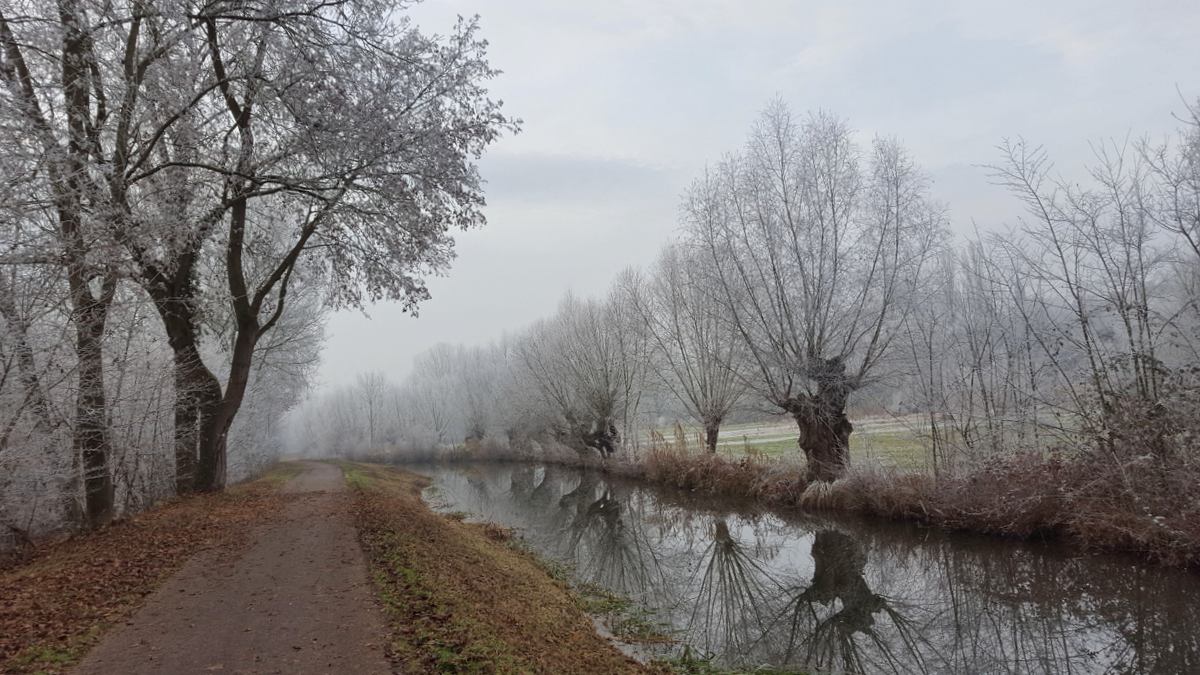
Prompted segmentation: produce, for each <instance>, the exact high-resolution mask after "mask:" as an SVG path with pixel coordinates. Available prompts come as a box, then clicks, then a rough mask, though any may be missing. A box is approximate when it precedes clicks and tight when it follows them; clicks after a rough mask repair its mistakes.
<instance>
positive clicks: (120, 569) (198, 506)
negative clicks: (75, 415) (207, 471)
mask: <svg viewBox="0 0 1200 675" xmlns="http://www.w3.org/2000/svg"><path fill="white" fill-rule="evenodd" d="M290 472H292V469H291V468H289V467H287V465H282V466H281V467H278V468H276V469H275V470H273V471H271V472H269V473H268V474H267V475H266V476H264V477H263V478H260V479H259V480H256V481H254V482H251V483H245V484H242V485H239V486H235V487H233V488H231V489H229V490H227V491H225V492H222V493H216V494H203V495H195V496H191V497H187V498H183V499H175V500H171V501H169V502H166V503H165V504H162V505H160V506H158V507H156V508H153V509H151V510H149V511H146V512H144V513H140V514H137V515H135V516H132V517H130V518H126V519H123V520H121V521H119V522H116V523H114V524H112V525H110V526H108V527H105V528H103V529H100V530H97V531H93V532H88V533H86V534H82V535H80V536H77V537H74V538H71V539H68V540H66V541H62V542H58V543H55V544H53V545H48V546H45V547H43V548H41V549H38V550H35V551H34V552H33V553H32V554H31V556H30V557H29V558H27V559H25V560H23V561H21V562H20V563H17V564H13V565H10V566H9V567H7V568H5V569H3V570H2V571H0V598H3V603H0V669H2V670H3V672H8V673H25V672H60V671H61V670H63V669H65V668H67V667H68V666H70V665H71V664H72V663H74V662H75V661H77V660H78V659H79V657H80V656H82V655H83V653H84V652H85V651H86V650H87V649H88V648H89V647H91V646H92V645H93V644H95V643H96V642H97V640H98V639H99V637H100V636H101V635H102V634H103V633H104V631H106V630H107V629H108V628H109V627H111V626H113V625H114V624H117V623H119V622H121V621H124V620H125V619H126V618H127V617H129V616H131V615H132V614H133V612H134V611H135V610H136V609H137V608H138V607H139V606H140V605H141V603H142V600H143V599H144V598H145V597H146V596H147V595H149V594H150V593H152V592H153V591H154V590H155V589H156V588H158V586H159V585H160V584H161V583H162V582H163V581H165V580H166V579H167V578H168V577H170V576H171V574H172V573H174V572H175V571H176V570H177V569H179V567H181V566H182V565H183V564H184V562H186V561H187V560H188V559H189V558H191V557H192V556H193V555H194V554H196V553H198V552H199V551H201V550H204V549H209V548H214V547H219V548H224V549H227V550H230V551H233V550H237V549H238V548H240V547H241V546H242V545H243V544H245V543H246V541H247V537H246V535H247V534H248V533H249V531H250V528H251V526H253V525H255V524H257V523H259V522H262V521H264V520H265V519H267V518H270V517H271V516H272V515H273V514H275V513H278V512H279V510H280V508H281V506H282V504H283V503H284V498H283V497H281V496H280V495H279V494H278V492H277V487H278V485H279V483H280V482H282V481H283V480H285V479H286V477H287V476H288V475H290Z"/></svg>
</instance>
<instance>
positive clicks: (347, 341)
mask: <svg viewBox="0 0 1200 675" xmlns="http://www.w3.org/2000/svg"><path fill="white" fill-rule="evenodd" d="M411 14H412V16H413V18H414V20H415V21H416V22H417V23H418V24H419V25H420V26H421V27H422V28H423V29H424V30H426V31H429V32H445V31H446V30H447V29H448V28H449V27H450V26H452V25H453V23H454V20H455V17H456V16H457V15H464V16H469V15H472V14H479V15H481V24H482V33H483V36H484V37H485V38H487V39H488V40H489V41H490V43H491V46H490V54H491V61H492V63H493V65H494V66H495V67H498V68H500V69H502V70H503V71H505V72H504V74H503V75H502V76H501V77H500V78H498V79H497V80H496V81H494V82H493V84H492V92H493V94H494V95H495V96H496V97H498V98H501V99H503V100H504V101H505V105H506V109H507V111H508V112H509V113H510V114H513V115H516V116H518V117H521V118H523V119H524V122H525V124H524V131H523V132H522V133H521V134H520V135H518V136H516V137H511V138H505V139H503V140H502V141H500V142H499V143H498V144H497V145H495V146H494V147H493V148H492V150H491V152H490V153H489V154H488V156H487V157H486V158H485V160H484V161H483V164H482V171H483V175H484V177H485V178H486V179H487V180H488V187H487V197H488V204H489V206H488V208H487V216H488V219H489V224H488V225H487V227H486V228H484V229H482V230H476V231H472V232H468V233H465V234H460V235H459V237H458V242H459V243H458V259H457V260H456V262H455V265H454V268H453V270H452V271H451V273H450V275H449V276H448V277H445V278H437V279H433V280H431V282H430V289H431V291H432V293H433V299H432V300H430V301H429V302H427V303H425V304H424V305H423V306H422V308H421V311H420V316H419V317H418V318H413V317H410V316H407V315H404V314H402V313H401V311H400V309H399V307H398V306H396V305H390V304H381V305H376V306H375V307H373V308H371V309H370V310H369V315H370V316H369V318H368V317H366V316H363V315H362V314H361V313H357V312H343V313H338V314H336V315H334V316H333V317H332V320H331V321H330V324H329V328H328V332H329V340H328V343H327V346H326V349H325V353H324V355H323V362H322V366H321V370H320V386H331V385H337V384H342V383H346V382H349V381H352V380H353V378H354V377H355V375H356V374H357V373H360V372H366V371H372V370H377V371H380V372H383V373H385V374H386V375H388V376H389V377H390V378H392V379H396V380H398V379H400V378H401V377H403V376H404V374H405V373H407V372H408V369H409V366H410V363H411V360H412V357H413V356H414V355H415V354H417V353H419V352H421V351H423V350H425V349H427V348H429V347H431V346H433V345H434V344H436V343H438V342H458V343H465V344H482V343H486V342H488V341H490V340H492V339H494V338H496V337H499V336H500V335H501V334H503V333H505V332H512V331H516V330H519V329H520V328H521V327H523V326H525V325H527V324H529V323H530V322H532V321H534V320H535V319H537V318H538V317H541V316H545V315H547V314H549V313H550V312H552V311H553V310H554V308H555V305H556V304H557V303H558V300H559V299H560V298H561V297H562V295H563V293H564V292H565V291H567V290H568V289H569V290H572V291H574V292H576V293H579V294H584V295H591V294H599V293H603V292H605V291H606V289H607V287H608V284H609V282H610V280H611V279H612V278H613V276H614V275H615V274H616V273H617V272H618V271H619V270H620V269H621V268H623V267H625V266H628V265H645V264H647V263H649V262H650V261H652V260H653V259H654V257H655V256H656V255H657V252H658V250H659V248H660V247H661V246H662V244H663V243H665V242H666V241H667V240H668V239H670V238H671V237H672V236H673V233H674V232H675V230H676V228H677V225H676V209H677V206H678V204H679V199H680V194H681V193H682V192H683V190H684V189H685V188H686V186H687V185H688V183H690V182H691V180H692V179H693V178H694V177H695V176H697V175H698V174H699V173H700V172H701V171H702V170H703V168H704V166H705V164H706V163H710V162H713V161H715V160H717V159H719V157H720V155H721V154H722V153H724V152H726V151H730V150H735V149H737V147H738V146H739V145H740V144H741V143H742V141H743V139H744V138H745V136H746V134H747V132H748V131H749V129H750V125H751V123H752V122H753V121H754V119H755V117H756V115H757V114H758V112H759V111H760V110H761V109H762V108H763V107H764V106H765V105H766V104H767V103H768V102H769V101H770V100H771V99H772V98H774V97H777V96H778V97H780V98H782V99H783V100H785V101H787V102H788V103H789V104H790V105H791V106H792V108H793V109H794V110H796V111H798V112H803V111H806V110H815V109H818V108H820V109H825V110H829V111H831V112H833V113H836V114H838V115H840V116H842V117H845V118H847V119H848V120H849V121H850V123H851V125H852V126H853V127H854V128H855V129H858V130H859V131H860V132H861V136H860V140H862V141H863V142H866V141H869V139H870V138H871V136H872V135H875V134H880V135H889V136H895V137H897V138H899V139H900V140H901V141H902V142H903V143H904V144H905V145H906V146H907V147H908V148H909V149H910V150H911V151H912V153H913V155H914V157H915V158H916V160H917V161H918V162H919V163H920V164H921V165H922V166H923V167H924V169H925V170H926V171H927V172H928V173H929V174H930V175H931V176H932V177H933V180H934V186H933V191H934V194H935V196H936V197H937V199H939V200H940V201H943V202H945V203H946V204H947V205H948V206H949V211H950V218H951V221H952V223H953V226H954V228H955V229H956V230H957V231H959V232H967V231H970V230H971V229H972V228H973V227H974V226H975V224H978V226H979V227H981V228H985V229H986V228H989V227H994V226H997V225H999V224H1002V223H1004V222H1006V221H1011V220H1012V218H1013V217H1014V216H1015V215H1016V210H1015V209H1016V208H1017V207H1016V205H1015V204H1014V203H1013V201H1012V200H1011V199H1009V198H1008V197H1007V196H1006V195H1004V194H1003V192H1002V191H1000V190H999V189H997V188H995V187H993V186H991V185H989V184H988V180H987V176H986V171H985V170H983V169H980V168H979V167H978V165H979V164H983V163H987V162H992V161H995V160H996V159H997V153H996V151H995V145H996V144H997V143H998V142H999V141H1000V140H1001V139H1002V138H1004V137H1006V136H1008V137H1015V136H1024V137H1025V138H1026V139H1028V140H1029V141H1031V142H1035V143H1040V144H1043V145H1045V146H1046V148H1047V149H1048V150H1049V152H1050V154H1051V156H1052V157H1053V158H1054V159H1055V161H1056V167H1057V168H1058V170H1059V171H1060V172H1061V173H1063V174H1065V175H1068V176H1070V175H1078V167H1080V166H1081V165H1082V163H1083V162H1084V161H1086V160H1087V159H1088V157H1089V155H1090V149H1089V142H1091V141H1096V140H1103V139H1111V138H1116V139H1118V140H1121V139H1124V138H1125V137H1126V136H1127V135H1129V134H1131V133H1132V134H1133V135H1142V134H1149V135H1151V136H1152V137H1156V138H1165V137H1166V135H1167V134H1169V133H1171V132H1172V131H1173V130H1174V129H1175V128H1176V126H1177V124H1176V122H1175V121H1174V120H1173V119H1172V114H1173V113H1180V112H1182V111H1183V104H1182V101H1181V99H1180V96H1179V93H1178V92H1182V93H1183V95H1184V96H1185V97H1187V98H1188V99H1190V100H1194V99H1195V98H1196V97H1197V96H1200V43H1198V42H1197V41H1196V32H1197V29H1200V3H1198V2H1195V1H1194V0H1192V1H1191V2H1159V1H1156V0H1128V1H1126V2H1096V1H1090V2H1089V1H1071V2H1066V1H1060V0H1055V1H1054V2H1048V1H1045V0H1043V1H1042V2H1011V1H1009V2H987V3H983V2H922V1H918V0H914V1H911V2H866V1H863V2H847V1H842V0H839V1H837V2H833V1H829V2H823V3H818V2H786V1H783V0H776V1H771V0H749V1H745V2H734V1H730V2H715V1H708V0H608V1H607V2H578V1H576V0H428V1H427V2H426V3H424V4H423V5H419V6H417V7H416V8H414V9H413V11H412V12H411Z"/></svg>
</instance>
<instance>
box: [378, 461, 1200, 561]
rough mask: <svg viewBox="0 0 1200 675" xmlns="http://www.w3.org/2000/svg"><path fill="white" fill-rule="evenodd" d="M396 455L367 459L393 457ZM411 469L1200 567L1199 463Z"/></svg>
mask: <svg viewBox="0 0 1200 675" xmlns="http://www.w3.org/2000/svg"><path fill="white" fill-rule="evenodd" d="M396 459H397V458H394V457H387V456H374V457H371V460H372V461H378V462H393V461H396ZM400 459H402V460H403V461H409V460H412V461H416V462H429V461H438V462H474V461H501V462H526V463H529V462H534V463H551V464H558V465H562V466H570V467H579V468H586V469H589V470H595V471H600V472H603V473H607V474H611V475H615V476H621V477H624V478H635V479H638V480H645V481H648V482H650V483H654V484H658V485H665V486H670V487H674V488H679V489H683V490H688V491H692V492H695V493H697V494H703V495H712V496H722V497H734V498H749V499H753V500H755V501H758V502H760V503H762V504H763V505H765V506H770V507H777V508H800V509H804V510H809V511H831V512H838V513H851V514H858V515H865V516H871V517H878V518H885V519H889V520H899V521H905V522H913V523H918V524H921V525H926V526H930V527H937V528H942V529H946V530H953V531H965V532H976V533H982V534H989V535H997V536H1002V537H1009V538H1017V539H1030V538H1037V539H1057V540H1062V541H1065V542H1068V543H1069V544H1070V545H1072V546H1076V547H1079V548H1081V549H1084V550H1108V551H1121V552H1127V553H1131V554H1135V555H1137V556H1140V557H1142V558H1144V559H1146V560H1148V561H1151V562H1153V563H1155V564H1160V565H1164V566H1170V567H1187V568H1196V567H1197V566H1200V491H1198V490H1196V489H1195V486H1196V485H1198V484H1200V464H1197V463H1196V462H1191V461H1188V458H1175V459H1173V460H1172V461H1169V462H1164V461H1155V460H1149V459H1147V458H1141V457H1138V458H1133V459H1131V460H1128V461H1121V460H1119V459H1117V458H1113V459H1112V460H1111V461H1108V462H1103V461H1098V460H1096V459H1094V458H1069V457H1065V456H1054V455H1033V454H1011V455H1002V456H997V457H994V458H991V459H989V460H985V461H981V462H978V463H977V464H975V465H974V466H973V467H972V468H971V469H969V470H963V471H960V472H956V473H953V474H943V475H940V476H935V475H933V474H931V473H927V472H921V471H900V470H883V469H876V468H864V467H859V466H852V467H851V468H850V470H849V471H848V473H847V475H846V476H845V477H843V478H841V479H839V480H836V481H833V482H832V483H809V482H808V481H807V480H806V479H805V473H806V472H805V467H804V464H803V461H802V460H789V459H785V458H770V457H763V456H761V455H747V456H745V457H740V458H735V457H729V456H725V455H719V454H710V453H702V452H695V451H694V450H692V449H689V448H688V447H687V446H686V444H685V445H684V446H683V447H682V448H680V447H676V445H674V444H671V443H669V442H668V443H664V444H660V445H658V446H655V447H652V448H650V449H649V450H646V451H643V452H642V453H641V454H640V455H638V456H636V457H630V456H628V455H620V456H616V457H614V458H611V459H599V458H597V457H595V456H591V455H586V456H585V455H579V454H577V453H574V452H571V451H569V450H565V449H554V448H552V447H541V448H540V449H538V450H536V451H533V450H528V451H514V450H512V449H510V448H507V447H504V446H500V445H482V446H481V445H474V446H472V447H469V448H468V447H458V448H454V449H450V450H445V451H438V452H429V453H421V454H418V455H405V456H403V457H402V458H400Z"/></svg>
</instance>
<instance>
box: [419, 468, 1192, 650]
mask: <svg viewBox="0 0 1200 675" xmlns="http://www.w3.org/2000/svg"><path fill="white" fill-rule="evenodd" d="M431 473H433V474H434V476H435V485H436V486H437V488H438V499H439V500H441V501H445V502H446V504H445V508H446V509H447V510H451V511H453V510H467V511H469V512H471V513H472V514H474V515H475V516H476V517H478V518H479V519H483V520H491V521H495V522H498V523H500V524H502V525H505V526H508V527H513V528H515V529H517V531H518V532H520V533H521V534H522V536H523V537H525V538H526V541H527V543H529V544H530V546H531V547H532V548H533V549H534V550H536V551H538V552H539V553H541V554H542V555H546V556H548V557H551V558H555V559H557V560H559V561H562V562H566V563H570V564H571V565H572V566H573V568H574V570H575V574H576V578H577V579H578V580H580V581H585V582H590V583H595V584H599V585H602V586H604V587H606V588H608V589H610V590H613V591H617V592H621V593H624V594H626V595H629V596H631V597H633V598H634V599H636V600H638V601H639V602H641V603H643V604H644V605H645V606H646V607H648V608H649V609H652V610H655V611H656V612H658V618H660V619H663V620H667V621H669V622H670V623H671V624H672V625H673V626H674V627H675V628H676V629H678V630H679V631H680V635H681V636H682V637H683V638H684V639H685V640H686V641H687V642H688V644H690V645H691V646H692V647H693V648H695V649H697V650H700V651H702V652H704V653H706V654H711V655H714V656H715V661H716V662H717V663H718V664H720V665H722V666H729V667H735V668H736V667H742V668H747V667H748V668H754V667H757V666H759V665H762V664H769V665H772V666H774V667H796V668H802V669H810V670H816V671H827V670H833V671H850V672H863V671H865V672H889V671H890V672H904V673H909V672H922V671H930V672H940V673H1025V672H1069V673H1080V672H1087V673H1090V672H1114V673H1116V672H1122V673H1124V672H1136V673H1142V672H1145V673H1183V672H1200V631H1197V630H1196V628H1195V627H1196V626H1198V625H1200V583H1197V579H1196V578H1195V576H1194V574H1189V573H1187V572H1182V571H1171V570H1164V569H1161V568H1151V567H1147V566H1142V565H1137V564H1135V563H1133V562H1131V561H1129V560H1127V559H1124V558H1118V557H1113V556H1085V555H1078V554H1070V553H1067V552H1063V551H1062V550H1061V549H1057V548H1054V547H1041V546H1029V545H1020V544H1015V543H1012V542H1007V541H1001V540H996V539H991V538H987V537H969V536H962V535H948V534H939V533H937V532H931V531H928V530H920V531H917V530H914V529H913V528H906V527H903V526H897V525H894V524H871V523H867V522H861V521H843V520H827V519H822V520H820V521H818V522H813V521H812V520H805V519H803V518H800V517H784V516H781V515H777V514H771V513H763V512H754V511H753V510H748V511H747V510H741V509H742V507H741V506H738V505H736V504H732V505H730V504H726V505H722V504H720V503H717V502H714V501H713V500H711V499H704V500H701V499H696V498H695V497H694V496H690V495H688V494H687V493H680V492H677V491H669V490H661V489H653V488H649V487H646V486H644V485H639V484H634V483H628V482H623V481H620V480H616V479H610V478H607V477H603V478H602V477H601V476H600V475H598V474H596V473H591V472H579V471H575V470H570V469H564V468H557V469H554V470H553V471H552V470H551V469H549V468H545V469H543V468H530V467H521V466H519V465H516V466H512V465H510V466H505V467H497V466H482V467H475V466H470V467H454V468H442V469H437V470H435V471H431ZM730 509H733V510H730ZM809 542H811V546H810V545H809Z"/></svg>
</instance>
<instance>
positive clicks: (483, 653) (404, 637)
mask: <svg viewBox="0 0 1200 675" xmlns="http://www.w3.org/2000/svg"><path fill="white" fill-rule="evenodd" d="M344 470H345V471H346V476H347V481H348V482H349V483H350V485H351V486H352V487H353V488H354V494H355V500H354V501H355V512H356V519H357V523H358V527H359V536H360V538H361V541H362V543H363V548H364V550H365V551H366V552H367V558H368V561H369V564H370V568H371V571H372V576H373V578H374V581H375V585H376V590H377V591H378V593H379V595H380V597H381V598H382V599H383V601H384V604H385V607H386V611H387V615H388V619H389V624H390V626H391V629H392V635H391V643H390V644H391V655H392V657H393V658H394V660H395V661H396V662H397V664H398V665H399V666H400V667H401V668H402V669H403V670H404V671H406V672H408V671H411V672H434V671H454V672H463V671H465V672H542V673H596V672H603V673H619V672H641V671H642V670H643V669H642V667H641V666H639V665H638V664H637V663H636V662H635V661H632V660H631V659H629V658H627V657H625V656H624V655H622V654H621V653H620V652H619V651H617V649H616V648H615V647H613V646H612V645H611V644H609V643H608V642H606V641H605V640H604V639H603V638H601V637H600V636H599V635H598V634H597V633H596V631H595V629H594V627H593V624H592V622H591V620H590V619H589V618H588V616H587V615H586V614H585V613H584V612H583V611H582V610H581V609H580V608H579V606H578V604H577V602H576V600H575V599H574V598H573V597H572V595H571V593H570V591H569V590H568V588H567V587H566V586H565V585H564V584H563V583H562V582H560V581H556V580H555V579H553V578H552V577H551V576H549V575H548V574H547V573H546V572H545V571H544V569H543V568H542V567H541V566H540V565H539V564H538V562H537V561H536V560H534V559H533V558H531V557H530V556H529V555H528V554H526V553H523V552H521V551H519V550H516V549H515V548H513V547H511V546H508V545H507V544H506V543H505V542H506V541H507V539H508V537H509V536H510V535H509V533H508V532H507V531H505V530H503V529H502V528H498V527H496V526H487V525H474V524H468V523H463V522H460V521H458V520H455V519H453V518H448V517H444V516H441V515H438V514H436V513H434V512H432V511H430V510H429V508H428V507H427V506H426V505H425V504H424V503H423V502H422V500H421V495H420V492H421V489H422V488H423V487H425V485H427V480H426V479H424V478H422V477H420V476H416V475H414V474H411V473H408V472H405V471H400V470H395V469H388V468H384V467H378V466H371V465H364V464H347V465H344Z"/></svg>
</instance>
